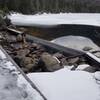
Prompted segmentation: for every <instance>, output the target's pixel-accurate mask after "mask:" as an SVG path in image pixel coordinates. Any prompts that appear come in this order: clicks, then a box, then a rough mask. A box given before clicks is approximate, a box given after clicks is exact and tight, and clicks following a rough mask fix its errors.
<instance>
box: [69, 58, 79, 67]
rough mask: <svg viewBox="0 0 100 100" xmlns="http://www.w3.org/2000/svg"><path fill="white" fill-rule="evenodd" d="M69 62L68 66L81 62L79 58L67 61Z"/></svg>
mask: <svg viewBox="0 0 100 100" xmlns="http://www.w3.org/2000/svg"><path fill="white" fill-rule="evenodd" d="M67 61H68V64H71V65H72V64H75V63H77V62H79V57H76V58H70V59H68V60H67Z"/></svg>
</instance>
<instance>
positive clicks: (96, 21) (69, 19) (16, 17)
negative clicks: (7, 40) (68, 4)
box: [9, 13, 100, 26]
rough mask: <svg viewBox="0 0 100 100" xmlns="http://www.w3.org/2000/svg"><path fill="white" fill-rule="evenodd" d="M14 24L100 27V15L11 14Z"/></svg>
mask: <svg viewBox="0 0 100 100" xmlns="http://www.w3.org/2000/svg"><path fill="white" fill-rule="evenodd" d="M9 18H10V19H11V21H12V23H13V24H15V25H20V26H21V25H22V26H36V25H49V26H50V25H51V26H52V25H59V24H82V25H93V26H100V14H99V13H95V14H94V13H60V14H45V13H44V14H41V15H39V14H36V15H22V14H11V16H9Z"/></svg>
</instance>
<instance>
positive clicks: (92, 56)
mask: <svg viewBox="0 0 100 100" xmlns="http://www.w3.org/2000/svg"><path fill="white" fill-rule="evenodd" d="M87 55H89V56H90V57H91V58H93V59H95V60H96V61H97V62H99V63H100V58H97V57H96V56H95V55H93V54H92V53H90V52H87Z"/></svg>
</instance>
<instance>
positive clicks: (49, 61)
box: [41, 53, 62, 72]
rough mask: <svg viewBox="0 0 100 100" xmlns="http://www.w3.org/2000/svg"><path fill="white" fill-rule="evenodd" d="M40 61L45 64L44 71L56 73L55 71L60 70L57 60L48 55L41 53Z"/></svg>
mask: <svg viewBox="0 0 100 100" xmlns="http://www.w3.org/2000/svg"><path fill="white" fill-rule="evenodd" d="M41 59H42V61H43V62H44V63H45V66H46V69H47V70H48V71H51V72H52V71H56V70H58V69H61V68H62V66H60V64H59V62H58V60H57V59H56V58H55V57H53V56H52V55H50V54H48V53H43V54H42V55H41Z"/></svg>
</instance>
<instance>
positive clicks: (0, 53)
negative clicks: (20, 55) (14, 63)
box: [0, 50, 6, 59]
mask: <svg viewBox="0 0 100 100" xmlns="http://www.w3.org/2000/svg"><path fill="white" fill-rule="evenodd" d="M5 58H6V56H5V54H4V53H3V52H2V51H1V50H0V59H5Z"/></svg>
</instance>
